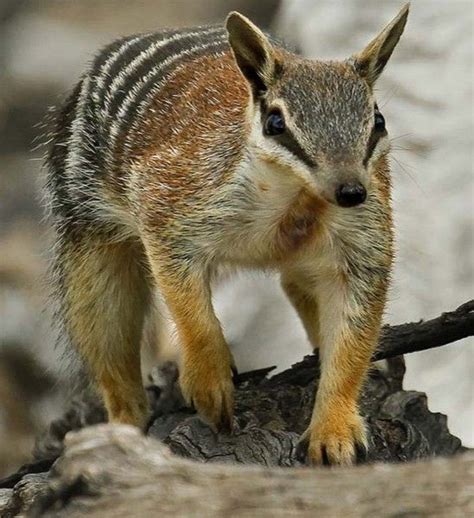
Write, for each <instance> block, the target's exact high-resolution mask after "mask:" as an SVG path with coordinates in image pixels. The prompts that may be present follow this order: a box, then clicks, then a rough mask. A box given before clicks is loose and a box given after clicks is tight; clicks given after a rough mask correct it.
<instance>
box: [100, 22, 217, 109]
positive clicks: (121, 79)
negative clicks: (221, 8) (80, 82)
mask: <svg viewBox="0 0 474 518" xmlns="http://www.w3.org/2000/svg"><path fill="white" fill-rule="evenodd" d="M221 30H222V28H220V27H219V28H213V29H209V30H206V31H203V30H200V31H193V32H182V33H178V34H174V35H173V36H170V37H169V38H165V39H162V40H159V41H156V42H154V43H151V44H150V45H149V47H148V48H146V49H145V50H143V51H142V52H141V53H140V54H139V55H138V56H136V57H135V59H133V60H132V61H131V62H130V63H129V64H128V65H127V66H126V67H125V68H124V69H122V70H121V71H120V72H119V73H118V74H117V75H116V76H115V78H114V80H113V81H112V83H111V85H110V88H109V90H108V91H107V92H106V93H105V103H104V109H105V111H104V118H106V117H107V116H108V115H109V113H110V104H111V103H112V101H113V96H114V94H115V93H116V92H117V91H118V90H120V89H121V88H122V87H123V86H124V85H125V84H126V81H127V77H128V75H129V74H130V73H133V71H134V70H135V69H136V68H138V67H139V66H140V65H141V64H143V63H144V62H145V61H146V60H147V59H149V58H151V57H152V56H153V54H154V53H155V52H157V51H158V50H160V49H161V48H163V47H165V46H166V45H168V44H170V43H175V42H177V41H180V40H182V39H185V38H188V37H193V36H200V35H203V36H207V35H209V34H213V33H214V32H218V31H221ZM169 57H172V56H169ZM144 77H148V76H143V77H142V78H140V79H139V80H138V81H137V82H136V83H135V84H134V85H133V86H132V87H131V88H132V89H133V88H135V87H136V85H137V84H138V83H141V82H143V80H144Z"/></svg>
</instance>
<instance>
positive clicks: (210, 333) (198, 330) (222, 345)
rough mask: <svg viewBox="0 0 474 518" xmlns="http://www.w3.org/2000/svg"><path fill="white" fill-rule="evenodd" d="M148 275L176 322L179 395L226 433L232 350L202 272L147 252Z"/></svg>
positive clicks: (231, 398) (229, 415)
mask: <svg viewBox="0 0 474 518" xmlns="http://www.w3.org/2000/svg"><path fill="white" fill-rule="evenodd" d="M151 261H152V264H153V268H152V269H153V274H154V276H155V278H156V281H157V285H158V286H159V288H160V291H161V293H162V295H163V296H164V299H165V301H166V303H167V305H168V307H169V310H170V313H171V315H172V317H173V319H174V322H175V324H176V329H177V333H178V339H179V342H180V347H181V351H182V355H181V365H180V376H179V381H180V386H181V390H182V392H183V396H184V398H185V399H186V401H187V402H188V403H189V404H192V405H193V406H194V407H195V408H196V410H197V411H198V412H199V414H200V415H201V417H203V418H204V419H205V420H206V421H207V422H208V423H209V424H210V425H211V426H212V427H213V428H214V429H216V430H221V431H230V430H231V429H232V417H233V407H234V385H233V382H232V367H233V364H234V362H233V358H232V354H231V352H230V350H229V348H228V346H227V344H226V342H225V339H224V335H223V333H222V330H221V326H220V324H219V320H218V319H217V317H216V315H215V313H214V309H213V307H212V300H211V290H210V286H209V280H208V279H207V277H206V275H205V274H204V273H203V272H201V271H200V270H199V268H197V267H196V266H195V265H194V268H193V269H192V271H191V270H190V269H189V268H187V266H186V265H181V264H176V263H172V262H170V261H167V258H166V257H163V256H162V255H161V254H159V253H158V254H155V256H154V257H153V256H152V260H151Z"/></svg>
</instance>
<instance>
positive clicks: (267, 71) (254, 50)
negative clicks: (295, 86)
mask: <svg viewBox="0 0 474 518" xmlns="http://www.w3.org/2000/svg"><path fill="white" fill-rule="evenodd" d="M226 28H227V32H228V33H229V43H230V46H231V48H232V52H233V53H234V57H235V61H236V62H237V65H238V66H239V68H240V70H241V72H242V74H243V75H244V77H245V78H246V79H247V81H248V82H249V83H250V86H251V88H252V91H253V92H254V93H256V94H257V95H258V94H261V93H263V92H265V91H266V90H267V89H268V86H269V85H270V84H271V82H272V80H273V77H274V74H275V57H274V53H273V48H272V46H271V44H270V42H269V41H268V38H267V37H266V36H265V34H263V32H262V31H261V30H260V29H259V28H258V27H257V26H256V25H254V24H253V23H252V22H251V21H250V20H249V19H248V18H245V16H242V15H241V14H239V13H237V12H235V11H233V12H231V13H230V14H229V16H228V17H227V20H226Z"/></svg>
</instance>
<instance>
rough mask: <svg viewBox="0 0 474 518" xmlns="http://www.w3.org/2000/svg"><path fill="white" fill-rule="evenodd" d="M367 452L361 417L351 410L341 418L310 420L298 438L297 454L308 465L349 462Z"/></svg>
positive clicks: (348, 463)
mask: <svg viewBox="0 0 474 518" xmlns="http://www.w3.org/2000/svg"><path fill="white" fill-rule="evenodd" d="M366 452H367V437H366V431H365V426H364V421H363V419H362V418H361V417H360V416H359V415H358V414H357V413H354V414H352V415H350V416H347V417H346V418H345V419H341V418H340V417H339V418H338V420H331V419H325V420H322V419H321V421H319V420H316V421H315V422H312V423H311V424H310V426H309V428H308V429H307V430H306V431H305V433H304V434H303V436H302V437H301V439H300V442H299V444H298V447H297V452H296V454H297V457H298V459H299V460H300V461H302V462H306V463H308V464H311V465H315V466H318V465H325V466H332V465H339V466H351V465H352V464H353V463H354V462H355V461H356V459H357V458H364V457H365V455H366Z"/></svg>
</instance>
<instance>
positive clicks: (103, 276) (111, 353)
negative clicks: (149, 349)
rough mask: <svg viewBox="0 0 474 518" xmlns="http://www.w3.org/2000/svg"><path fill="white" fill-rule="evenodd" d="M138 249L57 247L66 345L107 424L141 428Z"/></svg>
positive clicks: (142, 300) (145, 297)
mask: <svg viewBox="0 0 474 518" xmlns="http://www.w3.org/2000/svg"><path fill="white" fill-rule="evenodd" d="M142 257H143V256H142V251H141V245H138V244H136V243H130V242H124V243H113V244H104V243H102V242H99V241H97V240H92V239H90V238H89V239H84V240H82V241H81V240H79V241H77V240H75V241H74V243H69V242H61V243H60V246H59V256H58V264H59V269H60V271H61V283H62V290H63V292H64V310H63V311H64V317H65V319H64V320H65V323H66V328H67V330H68V332H69V337H70V340H71V341H72V343H73V345H74V346H75V348H76V350H77V351H78V353H79V355H80V357H81V358H82V360H83V361H84V363H85V366H86V367H87V369H88V371H89V373H90V375H91V378H92V381H93V382H94V383H95V385H96V386H97V389H98V391H99V393H100V395H101V396H102V398H103V400H104V403H105V406H106V408H107V412H108V416H109V420H110V421H113V422H120V423H128V424H133V425H136V426H139V427H143V426H144V425H145V423H146V420H147V400H146V395H145V391H144V388H143V384H142V378H141V369H140V342H141V337H142V328H143V322H144V316H145V310H146V307H147V306H148V303H149V288H148V286H147V284H146V275H145V274H144V271H143V269H144V268H143V267H142V265H141V264H140V260H141V259H142Z"/></svg>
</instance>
